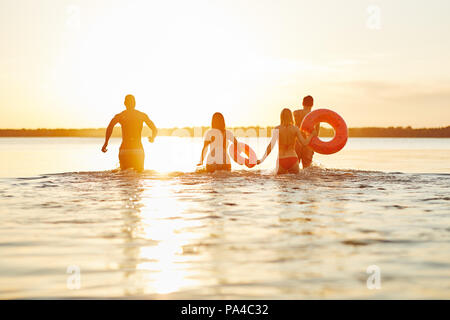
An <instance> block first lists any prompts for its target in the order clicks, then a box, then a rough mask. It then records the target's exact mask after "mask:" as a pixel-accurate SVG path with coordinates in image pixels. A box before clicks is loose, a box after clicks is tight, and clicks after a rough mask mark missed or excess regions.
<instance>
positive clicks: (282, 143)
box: [257, 108, 317, 174]
mask: <svg viewBox="0 0 450 320" xmlns="http://www.w3.org/2000/svg"><path fill="white" fill-rule="evenodd" d="M280 118H281V124H280V125H279V126H278V127H276V128H275V129H273V131H272V140H271V141H270V143H269V145H268V146H267V149H266V153H265V154H264V156H263V157H262V159H261V160H258V162H257V164H260V163H262V162H263V161H264V160H265V159H266V158H267V156H268V155H269V154H270V152H271V151H272V149H273V148H274V146H275V144H276V142H277V141H278V160H277V174H283V173H298V172H299V171H300V169H299V166H298V164H299V161H298V158H297V153H296V152H295V141H296V140H298V141H299V142H300V143H301V144H302V145H305V146H307V145H308V144H309V142H310V141H311V138H312V137H313V136H315V135H317V131H316V130H314V131H313V132H312V133H311V134H310V135H309V136H308V137H307V138H304V137H303V135H302V134H301V132H300V129H299V128H297V127H296V126H294V120H293V118H292V112H291V110H289V109H287V108H286V109H283V110H282V111H281V116H280Z"/></svg>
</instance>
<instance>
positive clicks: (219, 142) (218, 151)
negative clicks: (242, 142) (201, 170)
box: [197, 112, 238, 172]
mask: <svg viewBox="0 0 450 320" xmlns="http://www.w3.org/2000/svg"><path fill="white" fill-rule="evenodd" d="M204 140H205V142H204V144H203V149H202V154H201V158H200V162H199V163H198V164H197V165H198V166H201V165H202V164H203V159H204V158H205V155H206V151H207V149H208V147H209V149H210V152H209V154H208V158H207V160H206V171H207V172H214V171H217V170H224V171H231V161H230V157H229V155H228V145H229V143H230V142H232V143H234V145H235V146H237V145H238V141H237V140H236V138H235V137H234V135H233V132H231V131H229V130H226V127H225V118H224V117H223V115H222V114H221V113H220V112H216V113H214V114H213V117H212V120H211V129H209V130H208V131H206V133H205V138H204Z"/></svg>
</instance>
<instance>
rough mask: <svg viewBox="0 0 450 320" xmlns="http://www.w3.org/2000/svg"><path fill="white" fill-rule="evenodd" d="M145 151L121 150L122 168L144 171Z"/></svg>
mask: <svg viewBox="0 0 450 320" xmlns="http://www.w3.org/2000/svg"><path fill="white" fill-rule="evenodd" d="M144 160H145V153H144V150H142V149H122V150H120V151H119V161H120V169H122V170H126V169H134V170H136V171H137V172H142V171H144Z"/></svg>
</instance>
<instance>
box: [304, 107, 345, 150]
mask: <svg viewBox="0 0 450 320" xmlns="http://www.w3.org/2000/svg"><path fill="white" fill-rule="evenodd" d="M320 122H326V123H328V124H329V125H330V126H332V127H333V129H334V133H335V135H334V138H333V140H331V141H322V140H320V139H319V137H314V138H312V139H311V142H310V143H309V146H310V147H311V148H312V149H313V150H314V151H315V152H317V153H321V154H333V153H336V152H338V151H339V150H341V149H342V148H343V147H344V146H345V144H346V143H347V140H348V129H347V124H346V123H345V121H344V119H342V117H341V116H340V115H338V114H337V113H336V112H334V111H331V110H328V109H317V110H314V111H312V112H310V113H308V114H307V115H306V117H305V118H304V119H303V122H302V124H301V126H300V130H302V131H304V132H306V133H308V134H310V133H311V132H312V131H313V130H314V127H315V126H316V125H317V124H319V123H320Z"/></svg>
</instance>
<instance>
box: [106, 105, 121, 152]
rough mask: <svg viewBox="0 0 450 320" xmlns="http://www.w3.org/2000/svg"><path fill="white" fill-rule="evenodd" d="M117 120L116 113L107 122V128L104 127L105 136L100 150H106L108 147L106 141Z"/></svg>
mask: <svg viewBox="0 0 450 320" xmlns="http://www.w3.org/2000/svg"><path fill="white" fill-rule="evenodd" d="M118 122H119V115H118V114H116V115H115V116H114V118H112V120H111V121H110V122H109V125H108V128H106V136H105V143H104V144H103V147H102V152H106V151H108V149H106V148H107V147H108V142H109V138H111V134H112V132H113V129H114V126H115V125H116V124H117V123H118Z"/></svg>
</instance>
